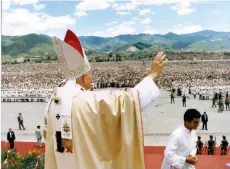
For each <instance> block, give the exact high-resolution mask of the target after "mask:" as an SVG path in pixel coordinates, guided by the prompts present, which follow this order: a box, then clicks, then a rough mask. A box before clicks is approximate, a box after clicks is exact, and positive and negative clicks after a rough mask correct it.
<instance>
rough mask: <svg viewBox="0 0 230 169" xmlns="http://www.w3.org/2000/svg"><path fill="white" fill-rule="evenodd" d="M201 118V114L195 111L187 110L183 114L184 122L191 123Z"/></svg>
mask: <svg viewBox="0 0 230 169" xmlns="http://www.w3.org/2000/svg"><path fill="white" fill-rule="evenodd" d="M200 117H201V114H200V112H199V111H198V110H196V109H188V110H187V111H186V112H185V113H184V122H185V121H188V122H191V121H192V120H193V119H199V118H200Z"/></svg>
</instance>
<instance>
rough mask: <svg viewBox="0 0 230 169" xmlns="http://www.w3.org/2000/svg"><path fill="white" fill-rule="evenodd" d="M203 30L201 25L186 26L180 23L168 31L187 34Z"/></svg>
mask: <svg viewBox="0 0 230 169" xmlns="http://www.w3.org/2000/svg"><path fill="white" fill-rule="evenodd" d="M201 30H203V28H202V27H201V26H200V25H189V26H184V25H182V24H178V25H177V26H174V27H173V28H172V29H171V30H168V32H174V33H176V34H186V33H193V32H198V31H201Z"/></svg>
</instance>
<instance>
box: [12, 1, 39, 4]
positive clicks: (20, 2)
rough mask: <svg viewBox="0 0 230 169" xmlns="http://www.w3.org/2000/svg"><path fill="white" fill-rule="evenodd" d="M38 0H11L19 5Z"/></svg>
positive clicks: (34, 2) (33, 2)
mask: <svg viewBox="0 0 230 169" xmlns="http://www.w3.org/2000/svg"><path fill="white" fill-rule="evenodd" d="M38 1H39V0H13V2H14V4H19V5H29V4H36V3H38Z"/></svg>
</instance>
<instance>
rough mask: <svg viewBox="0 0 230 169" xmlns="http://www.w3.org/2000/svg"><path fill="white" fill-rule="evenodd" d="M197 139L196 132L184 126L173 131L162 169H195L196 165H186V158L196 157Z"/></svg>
mask: <svg viewBox="0 0 230 169" xmlns="http://www.w3.org/2000/svg"><path fill="white" fill-rule="evenodd" d="M196 138H197V137H196V131H195V130H192V131H190V130H188V129H187V128H185V127H184V125H183V126H180V127H179V128H177V129H176V130H175V131H173V133H172V134H171V136H170V138H169V141H168V144H167V146H166V149H165V152H164V161H163V164H162V167H161V169H195V167H194V165H191V164H189V163H186V157H188V156H189V155H192V156H195V155H196Z"/></svg>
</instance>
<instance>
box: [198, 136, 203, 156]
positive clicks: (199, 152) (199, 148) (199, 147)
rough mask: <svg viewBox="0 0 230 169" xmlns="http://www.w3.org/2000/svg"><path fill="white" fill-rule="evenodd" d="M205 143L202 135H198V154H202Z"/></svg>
mask: <svg viewBox="0 0 230 169" xmlns="http://www.w3.org/2000/svg"><path fill="white" fill-rule="evenodd" d="M203 145H204V143H203V142H202V141H201V137H200V136H198V140H197V142H196V149H197V153H196V154H197V155H201V154H202V149H203Z"/></svg>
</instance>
